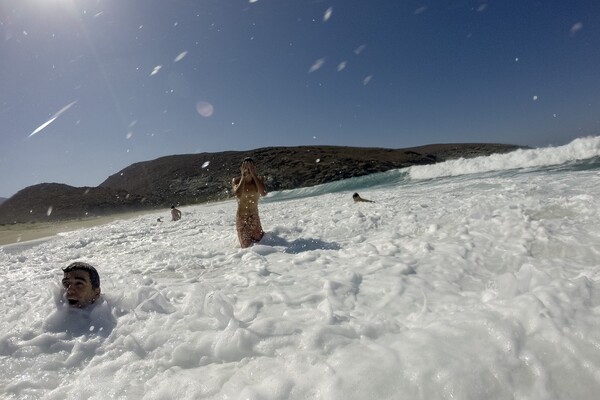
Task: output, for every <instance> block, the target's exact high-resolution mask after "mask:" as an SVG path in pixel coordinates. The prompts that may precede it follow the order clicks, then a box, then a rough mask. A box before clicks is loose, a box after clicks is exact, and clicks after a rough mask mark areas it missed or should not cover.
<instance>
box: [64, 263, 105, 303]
mask: <svg viewBox="0 0 600 400" xmlns="http://www.w3.org/2000/svg"><path fill="white" fill-rule="evenodd" d="M63 272H64V276H63V280H62V285H63V288H64V289H65V297H66V299H67V301H68V302H69V305H70V306H71V307H77V308H84V307H87V306H88V305H90V304H92V303H93V302H95V301H96V300H97V299H98V298H99V297H100V276H99V275H98V271H96V268H94V267H92V266H91V265H89V264H87V263H84V262H74V263H72V264H70V265H69V266H68V267H67V268H64V269H63Z"/></svg>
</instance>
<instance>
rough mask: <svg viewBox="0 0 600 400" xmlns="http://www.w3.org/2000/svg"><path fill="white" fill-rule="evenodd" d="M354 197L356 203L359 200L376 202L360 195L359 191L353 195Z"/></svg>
mask: <svg viewBox="0 0 600 400" xmlns="http://www.w3.org/2000/svg"><path fill="white" fill-rule="evenodd" d="M352 199H354V202H355V203H358V202H361V201H362V202H365V203H375V202H374V201H373V200H367V199H363V198H362V197H360V195H359V194H358V193H354V194H353V195H352Z"/></svg>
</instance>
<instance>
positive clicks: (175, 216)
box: [160, 206, 181, 222]
mask: <svg viewBox="0 0 600 400" xmlns="http://www.w3.org/2000/svg"><path fill="white" fill-rule="evenodd" d="M180 219H181V211H179V210H178V209H176V208H175V206H171V221H179V220H180ZM160 222H162V221H160Z"/></svg>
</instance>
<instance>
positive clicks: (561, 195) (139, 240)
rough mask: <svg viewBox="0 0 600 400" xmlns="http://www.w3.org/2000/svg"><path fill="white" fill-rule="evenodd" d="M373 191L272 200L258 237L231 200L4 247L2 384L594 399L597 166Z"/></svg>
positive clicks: (5, 393) (24, 391)
mask: <svg viewBox="0 0 600 400" xmlns="http://www.w3.org/2000/svg"><path fill="white" fill-rule="evenodd" d="M589 142H593V140H590V139H584V140H582V141H580V144H579V145H581V144H584V143H588V144H589ZM583 147H587V145H586V146H583ZM540 151H542V152H544V154H548V153H551V152H552V151H556V152H559V153H561V152H563V151H565V150H564V149H562V148H556V149H547V150H540ZM520 153H523V152H520ZM517 154H519V153H517ZM508 157H515V156H514V155H513V156H508ZM523 157H524V156H523ZM545 157H546V156H545ZM546 158H547V159H551V158H559V156H554V155H548V156H547V157H546ZM474 162H475V163H478V164H481V163H482V161H481V160H478V161H474ZM491 162H492V161H490V163H491ZM484 164H485V163H484ZM544 165H546V164H544ZM321 190H323V189H321ZM358 191H359V192H360V194H361V195H362V196H364V197H366V198H370V199H373V200H375V201H376V203H357V204H354V203H353V202H352V199H351V194H352V191H346V192H343V191H340V192H335V193H325V194H319V195H313V196H312V197H303V198H296V199H293V198H292V196H287V198H286V199H281V200H279V201H278V200H276V199H272V200H269V201H264V202H262V203H261V205H260V211H261V216H262V221H263V226H264V227H265V229H266V230H267V231H268V233H267V235H266V237H265V238H264V239H263V241H262V242H261V243H260V244H258V245H256V246H254V247H252V248H250V249H244V250H242V249H239V248H238V245H237V239H236V234H235V221H234V214H235V207H236V206H235V203H234V202H233V201H226V202H222V203H218V204H210V205H201V206H193V207H182V208H181V210H182V212H183V218H182V220H180V221H178V222H157V217H158V216H161V215H162V216H164V217H165V220H166V219H168V218H167V216H168V212H169V211H168V210H165V211H164V212H163V213H153V214H149V215H146V216H142V217H138V218H137V219H133V220H128V221H116V222H113V223H111V224H108V225H104V226H99V227H94V228H88V229H82V230H79V231H75V232H69V233H65V234H62V235H60V236H59V237H55V238H52V239H50V240H47V241H44V242H41V243H36V245H35V246H29V247H28V246H23V247H12V248H10V251H0V270H1V271H2V273H1V277H2V279H1V280H0V311H1V312H2V316H1V317H0V369H1V370H2V374H0V398H15V399H21V398H44V399H65V398H73V399H74V398H78V399H79V398H91V399H106V398H127V399H142V398H143V399H173V398H177V399H202V398H205V399H225V398H230V399H411V400H412V399H428V400H429V399H449V398H454V399H584V400H585V399H590V400H591V399H596V398H597V394H598V393H599V391H600V330H599V329H598V326H600V269H599V268H598V267H599V261H598V260H600V228H599V227H600V211H599V210H600V200H599V199H600V174H599V173H598V169H593V168H587V169H586V168H582V169H580V170H577V169H567V168H564V169H555V170H551V171H549V170H546V169H538V170H531V169H530V170H527V171H522V172H518V171H517V172H514V173H510V174H498V173H493V174H481V173H480V174H477V175H468V176H464V177H462V178H461V179H456V178H450V179H448V178H440V179H433V180H429V181H421V180H419V181H405V182H403V183H402V184H401V185H398V184H394V185H387V186H385V185H379V186H377V187H370V188H367V187H363V188H362V189H359V190H358ZM75 260H81V261H87V262H90V263H92V264H94V265H95V266H97V268H98V269H99V271H100V274H101V279H102V290H103V293H104V295H103V297H104V301H103V302H102V303H99V304H98V306H97V308H94V309H93V310H88V311H84V312H73V311H72V310H69V309H65V308H64V305H63V303H61V297H60V288H59V287H58V282H59V281H60V279H61V271H60V268H61V267H65V266H66V265H67V264H69V263H70V262H72V261H75ZM100 328H102V329H100Z"/></svg>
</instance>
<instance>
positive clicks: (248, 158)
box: [242, 157, 254, 164]
mask: <svg viewBox="0 0 600 400" xmlns="http://www.w3.org/2000/svg"><path fill="white" fill-rule="evenodd" d="M246 161H248V162H251V163H252V164H254V159H253V158H252V157H246V158H244V160H243V161H242V163H245V162H246Z"/></svg>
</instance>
